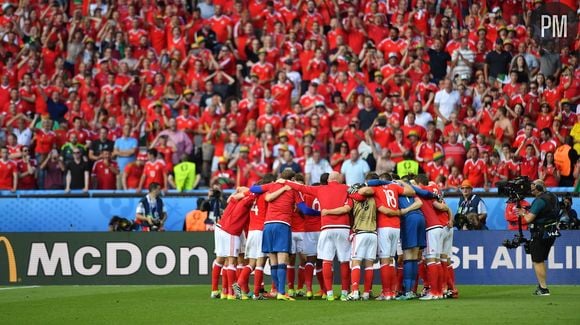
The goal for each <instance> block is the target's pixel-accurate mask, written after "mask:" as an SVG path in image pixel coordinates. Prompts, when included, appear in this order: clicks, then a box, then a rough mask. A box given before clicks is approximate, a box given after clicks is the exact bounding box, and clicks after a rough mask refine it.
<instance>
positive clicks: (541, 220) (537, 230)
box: [520, 180, 560, 296]
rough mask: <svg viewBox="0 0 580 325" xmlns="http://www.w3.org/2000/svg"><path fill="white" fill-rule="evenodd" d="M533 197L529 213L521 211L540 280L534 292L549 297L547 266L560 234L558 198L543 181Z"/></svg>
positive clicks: (533, 190) (535, 182)
mask: <svg viewBox="0 0 580 325" xmlns="http://www.w3.org/2000/svg"><path fill="white" fill-rule="evenodd" d="M531 189H532V195H534V196H535V197H536V198H535V199H534V201H533V202H532V207H531V208H530V210H529V211H526V210H524V209H521V210H520V216H522V217H523V218H524V219H525V220H526V222H527V223H528V224H529V225H530V227H529V228H530V234H531V237H532V239H531V240H530V243H529V252H530V254H531V255H532V262H533V265H534V272H535V273H536V278H537V279H538V288H537V289H536V291H535V292H534V295H537V296H549V295H550V290H548V286H547V285H546V264H545V263H544V262H545V261H546V260H547V259H548V255H549V253H550V248H551V247H552V246H553V245H554V241H555V240H556V237H558V236H560V233H559V232H558V228H557V226H558V212H559V211H560V209H559V207H558V197H556V195H554V193H551V192H548V191H546V188H545V187H544V182H543V181H542V180H535V181H534V182H533V183H532V185H531Z"/></svg>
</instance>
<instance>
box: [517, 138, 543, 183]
mask: <svg viewBox="0 0 580 325" xmlns="http://www.w3.org/2000/svg"><path fill="white" fill-rule="evenodd" d="M523 149H524V146H523V145H521V146H520V147H519V148H518V150H517V151H516V155H518V154H519V152H521V151H522V150H523ZM539 155H540V154H539V150H537V147H536V146H535V145H533V144H527V145H525V156H524V157H521V160H522V161H521V169H520V175H521V176H526V177H528V178H529V179H537V178H538V168H539V167H540V166H539V163H540V159H539V158H538V157H539Z"/></svg>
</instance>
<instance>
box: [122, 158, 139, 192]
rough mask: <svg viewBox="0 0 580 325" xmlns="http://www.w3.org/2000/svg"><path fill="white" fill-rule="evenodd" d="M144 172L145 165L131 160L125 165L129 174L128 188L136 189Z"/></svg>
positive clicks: (126, 173)
mask: <svg viewBox="0 0 580 325" xmlns="http://www.w3.org/2000/svg"><path fill="white" fill-rule="evenodd" d="M142 174H143V166H139V165H137V163H135V162H130V163H128V164H127V165H126V166H125V175H127V184H126V185H127V189H135V188H137V187H138V186H139V180H140V179H141V175H142Z"/></svg>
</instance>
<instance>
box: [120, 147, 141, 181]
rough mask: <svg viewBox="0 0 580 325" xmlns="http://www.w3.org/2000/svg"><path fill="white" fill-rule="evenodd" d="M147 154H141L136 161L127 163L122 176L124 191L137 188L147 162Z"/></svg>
mask: <svg viewBox="0 0 580 325" xmlns="http://www.w3.org/2000/svg"><path fill="white" fill-rule="evenodd" d="M147 160H148V158H147V153H145V152H142V153H139V154H138V155H137V160H135V161H132V162H130V163H128V164H127V165H126V166H125V170H124V172H123V174H122V176H121V177H122V180H121V183H122V186H123V189H124V190H135V189H137V188H138V187H139V182H140V181H141V175H143V168H144V166H145V162H147Z"/></svg>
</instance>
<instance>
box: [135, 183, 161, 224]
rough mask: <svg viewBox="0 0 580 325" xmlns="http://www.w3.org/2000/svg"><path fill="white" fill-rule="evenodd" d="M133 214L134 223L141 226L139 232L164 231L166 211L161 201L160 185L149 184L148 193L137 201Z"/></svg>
mask: <svg viewBox="0 0 580 325" xmlns="http://www.w3.org/2000/svg"><path fill="white" fill-rule="evenodd" d="M135 214H136V217H135V223H136V224H138V225H140V226H141V231H163V230H164V229H163V225H164V224H165V220H167V210H166V209H165V206H164V204H163V200H162V199H161V184H159V183H155V182H153V183H151V184H149V193H148V194H147V195H145V197H144V198H142V199H141V201H139V204H138V205H137V210H136V211H135Z"/></svg>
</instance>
